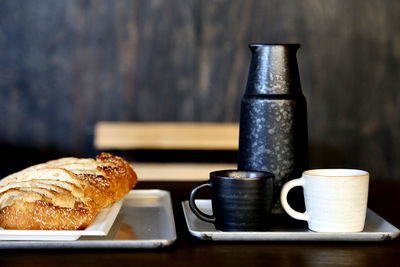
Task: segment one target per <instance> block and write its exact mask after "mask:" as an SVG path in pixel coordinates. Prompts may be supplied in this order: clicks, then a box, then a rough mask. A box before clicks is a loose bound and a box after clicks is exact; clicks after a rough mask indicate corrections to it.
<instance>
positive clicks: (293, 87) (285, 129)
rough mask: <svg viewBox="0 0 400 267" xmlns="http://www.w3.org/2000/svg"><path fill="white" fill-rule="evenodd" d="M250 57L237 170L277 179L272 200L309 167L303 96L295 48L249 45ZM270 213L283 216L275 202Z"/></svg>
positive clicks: (305, 106) (243, 103)
mask: <svg viewBox="0 0 400 267" xmlns="http://www.w3.org/2000/svg"><path fill="white" fill-rule="evenodd" d="M249 47H250V50H251V52H252V58H251V63H250V70H249V76H248V82H247V87H246V91H245V94H244V96H243V98H242V102H241V112H240V136H239V157H238V169H239V170H260V171H269V172H272V173H273V174H274V175H275V188H274V191H275V195H279V193H280V190H281V187H282V185H283V184H284V183H285V182H287V181H288V180H291V179H295V178H296V177H299V176H301V174H302V172H303V171H304V170H305V169H307V165H308V152H307V147H308V140H307V104H306V99H305V97H304V96H303V94H302V89H301V85H300V78H299V72H298V67H297V59H296V51H297V49H298V48H299V47H300V45H298V44H292V45H278V44H275V45H267V44H250V45H249ZM272 213H275V214H280V213H283V209H282V207H281V204H280V201H279V198H277V199H276V202H275V204H274V207H273V210H272Z"/></svg>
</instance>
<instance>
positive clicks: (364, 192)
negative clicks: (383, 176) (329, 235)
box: [281, 169, 369, 232]
mask: <svg viewBox="0 0 400 267" xmlns="http://www.w3.org/2000/svg"><path fill="white" fill-rule="evenodd" d="M368 184H369V173H368V172H366V171H362V170H353V169H316V170H308V171H305V172H304V173H303V176H302V177H301V178H299V179H295V180H291V181H289V182H287V183H286V184H285V185H284V186H283V187H282V191H281V203H282V206H283V209H284V210H285V211H286V212H287V213H288V214H289V215H290V216H291V217H293V218H295V219H298V220H304V221H307V222H308V228H310V229H311V230H313V231H316V232H361V231H362V230H363V229H364V224H365V216H366V212H367V201H368ZM296 186H302V187H303V188H304V201H305V204H306V211H305V212H304V213H301V212H298V211H295V210H293V209H292V208H291V207H290V206H289V204H288V202H287V194H288V193H289V191H290V189H292V188H293V187H296Z"/></svg>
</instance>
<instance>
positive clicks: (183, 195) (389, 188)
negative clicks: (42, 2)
mask: <svg viewBox="0 0 400 267" xmlns="http://www.w3.org/2000/svg"><path fill="white" fill-rule="evenodd" d="M195 184H196V183H193V182H140V183H139V184H138V186H137V188H139V189H164V190H168V191H170V192H171V196H172V202H173V207H174V215H175V223H176V230H177V235H178V238H177V241H176V242H175V244H174V245H172V246H170V247H168V248H164V249H157V250H129V249H127V250H104V249H103V250H93V249H91V250H85V249H83V250H82V249H81V250H3V251H0V253H1V255H0V266H7V265H8V266H27V265H35V266H91V265H96V266H102V265H107V266H108V265H115V266H118V265H134V266H207V265H209V266H243V267H250V266H266V265H267V264H268V265H270V266H292V265H293V266H321V265H323V266H326V265H332V266H340V265H345V266H382V267H383V266H400V238H398V239H396V240H393V241H388V242H365V243H359V242H339V243H338V242H212V241H201V240H197V239H195V238H194V237H192V236H191V235H190V234H189V232H188V230H187V227H186V225H185V221H184V217H183V211H182V208H181V204H180V203H181V201H183V200H187V199H188V197H189V192H190V189H191V188H192V186H194V185H195ZM368 206H369V208H371V209H372V210H374V211H375V212H376V213H378V214H379V215H381V216H382V217H383V218H385V219H386V220H387V221H389V222H390V223H392V224H393V225H394V226H396V227H397V228H399V227H400V181H386V180H377V181H371V183H370V193H369V202H368ZM0 242H1V241H0Z"/></svg>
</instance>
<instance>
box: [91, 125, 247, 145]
mask: <svg viewBox="0 0 400 267" xmlns="http://www.w3.org/2000/svg"><path fill="white" fill-rule="evenodd" d="M238 143H239V124H238V123H134V122H98V123H97V124H96V126H95V133H94V145H95V147H96V148H97V149H169V150H237V149H238Z"/></svg>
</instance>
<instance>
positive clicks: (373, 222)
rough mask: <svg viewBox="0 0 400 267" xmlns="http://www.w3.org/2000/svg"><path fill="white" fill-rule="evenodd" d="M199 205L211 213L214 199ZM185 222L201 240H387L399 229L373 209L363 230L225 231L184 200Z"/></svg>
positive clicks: (277, 228)
mask: <svg viewBox="0 0 400 267" xmlns="http://www.w3.org/2000/svg"><path fill="white" fill-rule="evenodd" d="M196 205H197V206H198V207H199V208H200V209H201V210H202V211H204V212H205V213H207V214H212V208H211V201H210V200H205V199H200V200H196ZM182 207H183V212H184V215H185V219H186V224H187V227H188V229H189V232H190V234H191V235H193V236H195V237H197V238H198V239H202V240H213V241H387V240H392V239H395V238H396V237H397V236H398V235H399V234H400V230H399V229H397V228H396V227H394V226H393V225H391V224H390V223H389V222H387V221H386V220H385V219H383V218H382V217H380V216H379V215H377V214H376V213H375V212H373V211H372V210H370V209H368V210H367V217H366V221H365V227H364V231H363V232H360V233H318V232H313V231H310V230H308V229H306V228H293V227H288V226H286V227H285V226H274V227H272V228H271V231H265V232H222V231H219V230H216V229H215V227H214V225H213V224H212V223H208V222H204V221H202V220H200V219H199V218H197V217H196V216H195V215H194V214H193V212H192V210H191V209H190V207H189V202H188V201H183V202H182Z"/></svg>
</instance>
